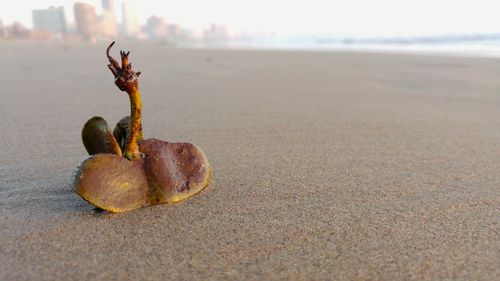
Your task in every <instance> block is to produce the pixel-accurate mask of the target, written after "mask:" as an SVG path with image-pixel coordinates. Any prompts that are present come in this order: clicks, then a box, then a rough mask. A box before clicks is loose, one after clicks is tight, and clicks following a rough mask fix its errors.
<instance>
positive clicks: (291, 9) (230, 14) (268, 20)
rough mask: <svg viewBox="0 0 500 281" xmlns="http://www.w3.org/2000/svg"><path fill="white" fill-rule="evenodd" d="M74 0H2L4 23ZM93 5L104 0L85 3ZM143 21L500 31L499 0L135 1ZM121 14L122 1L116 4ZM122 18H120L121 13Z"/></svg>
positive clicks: (236, 27)
mask: <svg viewBox="0 0 500 281" xmlns="http://www.w3.org/2000/svg"><path fill="white" fill-rule="evenodd" d="M74 2H75V1H71V0H67V1H64V0H17V1H9V0H0V19H2V20H3V21H4V23H7V24H8V23H11V22H12V21H14V20H19V21H21V22H22V23H24V24H26V25H27V26H31V25H32V20H31V10H32V9H34V8H46V7H48V6H50V5H64V6H65V8H66V15H67V17H68V20H69V21H70V22H72V21H73V8H72V5H73V3H74ZM80 2H88V3H91V4H94V5H95V6H96V7H97V8H98V12H99V11H100V0H88V1H80ZM130 2H132V3H133V5H134V6H135V7H136V9H137V14H138V16H139V19H140V20H141V22H145V20H146V18H147V17H148V16H150V15H159V16H163V17H165V18H166V19H167V22H170V23H178V24H181V25H183V26H185V27H187V28H190V29H192V30H194V31H199V30H202V29H203V28H205V27H206V26H208V25H209V24H210V23H212V22H215V23H219V24H225V25H226V26H227V27H228V28H229V30H230V31H231V32H233V33H239V32H242V31H246V32H266V33H270V32H274V33H277V34H282V35H291V34H343V35H385V36H390V35H419V34H420V35H424V34H442V33H475V32H478V33H479V32H481V33H484V32H487V33H491V32H500V0H131V1H130ZM115 3H116V6H117V11H118V12H119V11H120V5H119V4H120V3H121V1H120V0H116V1H115ZM118 16H119V15H118Z"/></svg>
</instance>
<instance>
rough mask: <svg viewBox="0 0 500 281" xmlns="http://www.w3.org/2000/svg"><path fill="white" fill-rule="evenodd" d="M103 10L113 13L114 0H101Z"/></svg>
mask: <svg viewBox="0 0 500 281" xmlns="http://www.w3.org/2000/svg"><path fill="white" fill-rule="evenodd" d="M101 4H102V9H103V11H109V12H111V13H112V14H114V13H115V1H114V0H101Z"/></svg>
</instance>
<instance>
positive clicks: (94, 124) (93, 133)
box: [82, 116, 122, 156]
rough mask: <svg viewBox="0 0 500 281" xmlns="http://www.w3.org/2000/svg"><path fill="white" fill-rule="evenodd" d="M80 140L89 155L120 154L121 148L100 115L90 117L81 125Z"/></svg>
mask: <svg viewBox="0 0 500 281" xmlns="http://www.w3.org/2000/svg"><path fill="white" fill-rule="evenodd" d="M82 141H83V145H84V146H85V149H86V150H87V152H88V153H89V154H90V155H93V154H98V153H111V154H116V155H120V156H121V155H122V150H121V148H120V146H119V145H118V143H117V142H116V139H115V137H114V136H113V134H111V131H110V130H109V128H108V123H107V122H106V120H104V119H103V118H102V117H100V116H94V117H92V118H90V119H89V120H88V121H87V123H85V125H84V126H83V130H82Z"/></svg>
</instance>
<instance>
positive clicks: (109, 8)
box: [99, 0, 118, 38]
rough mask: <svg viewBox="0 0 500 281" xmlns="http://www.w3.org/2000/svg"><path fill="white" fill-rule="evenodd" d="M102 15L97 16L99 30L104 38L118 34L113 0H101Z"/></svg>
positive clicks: (114, 36)
mask: <svg viewBox="0 0 500 281" xmlns="http://www.w3.org/2000/svg"><path fill="white" fill-rule="evenodd" d="M101 3H102V15H101V16H100V17H99V30H100V33H101V35H102V36H104V37H106V38H116V37H117V36H118V22H117V20H116V14H115V5H114V1H113V0H102V2H101Z"/></svg>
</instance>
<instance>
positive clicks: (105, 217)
mask: <svg viewBox="0 0 500 281" xmlns="http://www.w3.org/2000/svg"><path fill="white" fill-rule="evenodd" d="M115 48H116V49H115V50H114V55H115V56H116V55H117V54H118V49H126V50H131V62H132V64H133V65H134V68H135V69H136V70H139V71H142V75H141V80H140V88H141V91H142V96H143V110H144V113H143V114H144V115H143V127H144V134H145V137H147V138H149V137H154V138H159V139H163V140H167V141H171V142H177V141H186V142H192V143H195V144H197V145H198V146H199V147H201V148H202V149H203V150H204V151H205V153H206V155H207V157H208V159H209V160H210V162H211V164H212V166H213V179H212V184H211V186H210V187H209V188H208V189H207V190H205V191H203V192H202V193H200V194H199V195H198V196H196V197H194V198H191V199H190V200H188V201H184V202H182V203H180V204H176V205H161V206H154V207H148V208H144V209H140V210H137V211H133V212H130V213H124V214H118V215H116V214H109V213H106V212H99V211H96V210H94V208H93V206H91V205H89V204H88V203H86V202H85V201H83V200H82V199H81V198H80V197H79V196H78V195H76V194H75V193H74V192H73V191H72V190H71V186H70V183H71V176H72V173H73V170H74V168H75V167H76V166H77V165H78V164H79V162H80V161H81V160H82V159H84V158H85V157H86V156H87V155H86V151H85V149H84V147H83V145H82V142H81V136H80V132H81V128H82V126H83V124H84V123H85V121H86V120H87V119H89V118H90V117H92V116H94V115H100V116H103V117H104V118H105V119H106V120H107V121H108V123H110V124H112V125H114V124H115V123H116V122H117V121H118V120H119V119H120V118H121V117H122V116H125V115H127V114H129V105H128V97H127V96H126V95H125V94H124V93H122V92H120V91H118V90H117V89H116V87H115V85H114V84H113V78H112V75H111V73H109V70H108V69H107V67H106V64H107V62H106V59H105V55H104V51H105V45H99V44H98V45H85V44H83V45H81V46H77V45H64V44H58V45H54V46H47V45H37V44H14V43H8V44H3V45H0V72H1V73H2V75H0V98H1V102H0V118H1V120H2V122H0V129H1V131H2V136H1V140H2V145H1V146H0V147H1V148H0V155H1V158H0V280H494V279H495V277H494V276H497V277H496V278H498V276H500V266H499V263H500V237H499V217H500V173H499V171H500V149H499V144H500V60H498V59H489V58H458V57H455V58H453V57H439V56H423V55H398V54H367V53H335V52H332V53H328V52H298V51H296V52H295V51H294V52H292V51H282V52H279V51H217V50H212V51H210V50H183V49H172V48H168V47H166V46H163V45H155V44H146V43H144V44H142V43H124V42H118V44H117V46H116V47H115Z"/></svg>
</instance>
